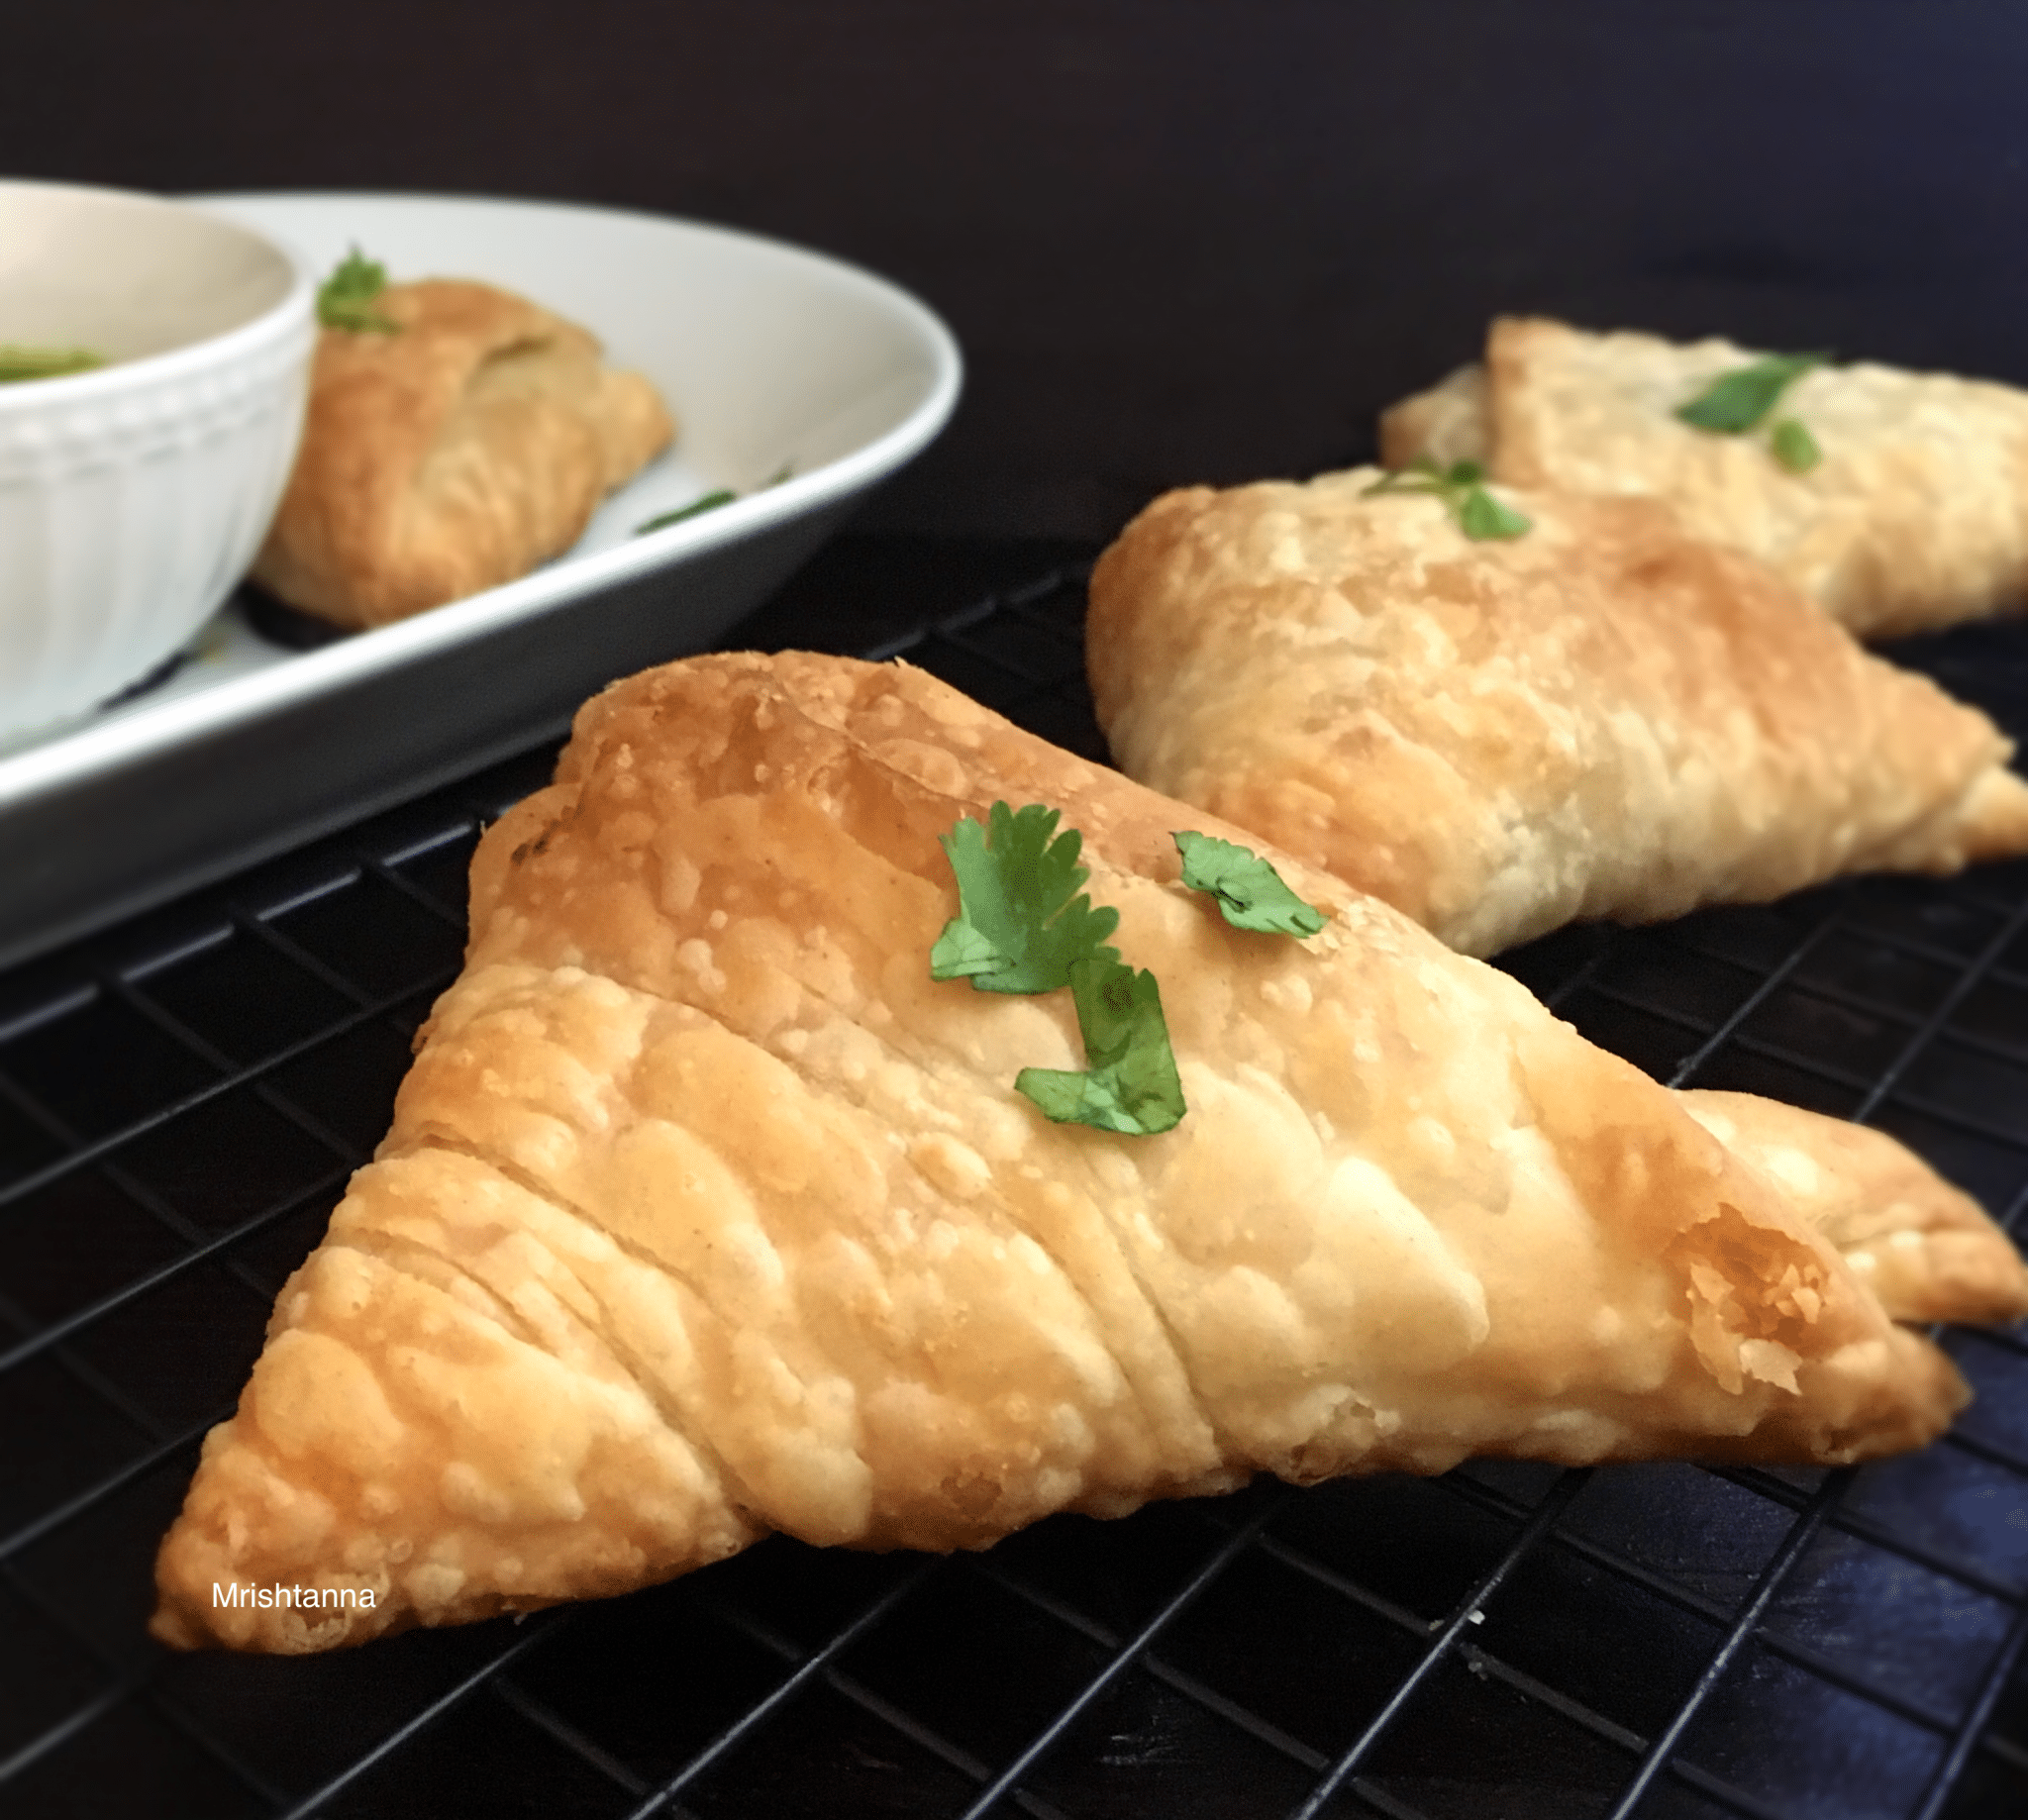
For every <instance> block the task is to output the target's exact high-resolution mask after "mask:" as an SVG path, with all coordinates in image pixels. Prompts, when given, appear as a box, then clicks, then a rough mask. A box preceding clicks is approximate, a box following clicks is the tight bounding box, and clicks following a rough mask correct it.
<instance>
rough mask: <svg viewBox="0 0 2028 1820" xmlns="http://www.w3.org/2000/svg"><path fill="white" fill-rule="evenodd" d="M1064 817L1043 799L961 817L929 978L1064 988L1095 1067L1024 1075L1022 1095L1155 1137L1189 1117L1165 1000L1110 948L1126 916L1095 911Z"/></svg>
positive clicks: (1089, 1120) (1064, 1112)
mask: <svg viewBox="0 0 2028 1820" xmlns="http://www.w3.org/2000/svg"><path fill="white" fill-rule="evenodd" d="M1062 819H1063V818H1062V816H1061V815H1060V814H1059V812H1058V811H1057V810H1055V809H1052V808H1049V807H1047V806H1046V805H1044V804H1042V803H1029V804H1027V805H1025V806H1024V807H1022V808H1020V809H1014V808H1011V807H1009V806H1008V805H1007V804H1006V803H1004V802H996V803H994V804H993V806H992V807H991V808H990V809H989V810H987V812H986V820H985V822H984V824H983V825H981V824H979V823H978V822H975V821H973V820H972V819H971V818H970V817H969V816H965V817H963V818H962V819H961V820H960V821H959V823H958V825H957V826H956V827H955V828H953V829H952V830H951V832H950V834H948V835H946V836H944V837H942V845H943V849H944V853H945V856H946V857H947V858H948V859H950V861H951V870H952V872H953V873H954V874H955V875H956V877H957V879H958V909H959V913H958V915H957V916H955V917H953V918H952V919H951V921H950V922H948V923H947V924H946V925H945V926H944V933H943V934H942V935H941V936H939V937H938V938H937V944H936V946H935V947H934V948H933V949H931V950H930V976H931V977H932V978H933V979H969V980H970V981H971V983H972V986H973V988H974V990H977V991H980V992H1023V993H1036V992H1052V991H1055V990H1056V989H1057V988H1058V987H1060V986H1065V985H1067V986H1068V987H1069V988H1070V997H1071V1002H1072V1003H1073V1004H1074V1005H1075V1006H1076V1008H1077V1031H1078V1035H1079V1036H1080V1037H1081V1038H1082V1039H1083V1043H1084V1059H1085V1061H1086V1062H1087V1063H1088V1064H1089V1065H1088V1066H1087V1067H1085V1068H1083V1069H1071V1068H1023V1069H1022V1070H1021V1072H1020V1073H1019V1074H1017V1075H1016V1076H1015V1077H1014V1087H1015V1091H1016V1092H1019V1093H1022V1094H1025V1095H1026V1096H1027V1097H1028V1098H1029V1099H1031V1100H1033V1101H1034V1102H1035V1104H1036V1105H1037V1107H1038V1108H1040V1109H1041V1111H1042V1112H1043V1114H1044V1115H1045V1116H1046V1117H1048V1118H1050V1119H1053V1120H1055V1121H1056V1122H1057V1123H1059V1124H1066V1125H1089V1126H1092V1127H1094V1128H1095V1129H1097V1130H1099V1131H1113V1132H1119V1133H1122V1134H1123V1135H1125V1136H1128V1137H1152V1136H1154V1135H1155V1134H1156V1133H1157V1132H1163V1131H1167V1130H1169V1129H1170V1127H1172V1126H1173V1125H1174V1124H1175V1123H1176V1122H1177V1121H1178V1120H1179V1119H1180V1118H1181V1117H1182V1116H1183V1111H1184V1106H1183V1088H1182V1082H1181V1080H1180V1079H1179V1078H1178V1076H1177V1074H1176V1060H1175V1053H1174V1051H1173V1050H1172V1049H1171V1048H1170V1046H1169V1040H1168V1025H1167V1022H1166V1020H1165V1019H1164V1017H1163V1015H1162V993H1161V990H1160V989H1159V988H1158V986H1157V985H1156V982H1155V975H1154V974H1152V973H1146V972H1141V973H1137V972H1136V971H1135V970H1134V969H1133V968H1132V967H1130V966H1128V965H1126V964H1125V963H1124V962H1123V961H1121V960H1120V955H1119V950H1118V949H1116V948H1113V947H1110V946H1109V945H1108V944H1107V941H1106V938H1107V937H1108V936H1110V935H1111V934H1112V933H1113V931H1114V930H1115V929H1117V928H1118V927H1119V923H1120V913H1119V912H1118V911H1117V910H1114V909H1112V908H1111V907H1110V906H1103V905H1102V906H1099V907H1097V908H1094V907H1093V905H1092V902H1091V899H1090V898H1089V897H1088V896H1087V895H1085V893H1084V892H1083V890H1082V889H1081V887H1082V886H1083V884H1084V882H1085V880H1086V879H1088V878H1089V877H1090V876H1091V871H1090V868H1089V867H1088V866H1084V865H1080V864H1079V863H1078V855H1079V854H1080V853H1081V852H1082V851H1083V847H1084V837H1083V836H1082V835H1080V834H1079V833H1078V832H1077V830H1076V829H1074V828H1066V829H1065V830H1064V831H1063V833H1061V834H1059V833H1058V832H1057V826H1058V823H1059V822H1060V821H1061V820H1062Z"/></svg>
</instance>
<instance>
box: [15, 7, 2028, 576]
mask: <svg viewBox="0 0 2028 1820" xmlns="http://www.w3.org/2000/svg"><path fill="white" fill-rule="evenodd" d="M0 21H4V23H0V170H4V171H8V172H11V173H13V174H19V175H33V176H46V177H62V178H74V179H82V180H90V181H100V182H108V183H117V184H126V185H132V186H137V187H144V188H151V189H158V190H171V191H174V190H185V189H203V188H269V187H273V188H281V187H333V188H339V187H342V188H376V187H392V188H415V189H439V190H450V191H470V192H489V193H493V194H501V195H525V196H545V197H559V198H574V199H582V200H587V201H598V202H608V203H618V204H625V205H631V206H635V207H641V208H648V209H656V210H664V211H669V212H673V213H680V214H687V215H695V216H699V217H703V218H705V219H709V220H713V221H719V222H725V223H730V224H733V225H736V226H739V227H744V228H752V229H758V230H760V231H763V232H766V233H769V234H775V235H780V236H784V237H786V238H788V239H791V240H796V241H801V242H804V243H807V244H810V245H813V246H816V247H819V248H823V249H826V250H828V251H831V252H833V253H840V254H843V255H845V256H847V257H849V258H852V259H856V260H860V261H862V262H863V263H865V264H868V265H871V266H873V267H875V268H877V269H879V270H881V271H883V272H885V273H887V274H889V275H890V276H892V277H895V278H897V279H899V280H900V281H901V282H902V283H904V284H906V285H908V286H910V287H911V288H913V289H915V290H916V291H918V292H919V293H921V294H922V295H923V296H924V297H925V298H926V299H927V300H928V301H929V302H931V303H932V304H933V305H934V306H935V307H936V308H938V309H939V310H940V311H942V312H943V313H944V315H945V316H946V317H947V318H948V320H949V321H950V322H951V324H952V326H953V327H954V328H955V329H956V331H957V333H958V335H959V338H960V339H961V341H962V342H963V345H964V347H965V350H966V352H967V355H968V358H969V361H970V383H969V389H968V393H967V397H966V400H965V403H964V404H963V407H962V409H961V412H960V415H959V417H958V419H957V421H956V423H955V424H954V425H953V428H952V429H951V431H950V432H949V434H948V435H947V437H946V438H945V440H944V441H943V443H942V444H941V445H940V446H939V447H938V448H937V449H936V450H934V451H933V452H932V453H931V454H930V455H928V456H927V457H926V458H925V459H924V460H922V461H921V462H920V463H919V464H918V465H917V466H916V467H915V468H914V469H913V470H912V471H911V472H910V473H909V474H907V475H905V476H904V477H903V478H902V479H901V480H900V481H898V482H897V483H895V484H894V485H893V486H892V487H891V488H890V489H889V490H888V491H887V493H886V494H885V495H884V496H883V497H882V498H881V499H880V500H878V501H877V502H876V503H875V504H874V505H873V506H872V507H871V508H870V510H869V513H868V515H867V518H866V520H865V521H863V522H864V523H865V524H867V525H869V526H870V527H872V528H875V529H885V530H890V531H910V532H924V531H927V532H942V533H987V534H1000V533H1023V534H1030V535H1054V536H1064V537H1074V538H1102V537H1105V536H1107V535H1109V534H1110V533H1111V532H1112V531H1113V530H1115V529H1116V528H1117V527H1118V525H1119V524H1120V522H1121V521H1122V520H1124V518H1125V517H1126V516H1127V515H1128V514H1130V513H1131V512H1132V511H1133V510H1134V509H1135V508H1136V507H1137V506H1138V505H1140V504H1141V503H1142V502H1143V501H1145V500H1146V499H1147V498H1148V497H1149V496H1150V495H1151V494H1153V493H1154V492H1156V491H1158V490H1159V489H1160V488H1162V487H1164V486H1166V485H1169V484H1172V483H1176V482H1180V481H1187V480H1196V479H1207V480H1235V479H1241V478H1247V477H1252V476H1256V475H1261V474H1268V473H1282V474H1287V473H1301V472H1308V471H1312V470H1315V469H1317V468H1319V467H1324V466H1329V465H1332V464H1335V463H1341V462H1343V461H1346V460H1348V459H1351V458H1354V457H1356V456H1358V455H1362V454H1363V453H1365V452H1366V450H1367V449H1368V448H1369V439H1370V434H1371V430H1370V426H1371V420H1372V417H1373V414H1374V412H1375V410H1376V408H1377V407H1378V406H1379V405H1381V404H1382V403H1384V402H1385V401H1386V400H1387V399H1388V398H1389V397H1390V396H1391V395H1393V394H1394V393H1396V392H1398V391H1401V390H1404V389H1408V388H1411V387H1413V386H1416V385H1419V384H1421V383H1423V382H1425V381H1427V380H1428V379H1431V378H1434V377H1435V376H1436V375H1437V374H1438V373H1439V372H1441V371H1442V370H1443V369H1445V368H1446V367H1448V366H1449V365H1451V364H1453V363H1455V362H1456V361H1458V360H1460V359H1463V358H1466V357H1468V356H1469V355H1470V354H1471V352H1472V349H1473V345H1474V343H1475V341H1476V338H1477V336H1478V334H1479V332H1480V329H1481V326H1482V323H1483V320H1484V318H1485V317H1486V315H1487V314H1488V313H1489V312H1491V311H1494V310H1496V309H1524V310H1538V309H1539V310H1546V311H1553V312H1557V313H1562V314H1566V315H1569V316H1571V317H1572V318H1573V319H1575V320H1578V321H1581V322H1585V323H1587V324H1591V325H1595V326H1609V325H1621V324H1623V325H1628V326H1643V327H1654V328H1658V329H1662V330H1666V331H1680V332H1697V331H1707V330H1718V331H1724V332H1729V333H1732V334H1734V335H1735V336H1737V337H1739V338H1742V339H1745V340H1749V341H1755V342H1759V343H1762V344H1764V345H1769V346H1775V347H1808V348H1830V349H1834V350H1836V351H1838V352H1840V353H1842V354H1855V355H1856V354H1871V355H1877V356H1880V357H1885V358H1890V359H1896V360H1903V361H1910V362H1917V363H1934V364H1947V365H1952V366H1955V367H1958V368H1960V369H1962V370H1967V371H1973V372H1979V373H1985V374H1990V375H1993V376H1998V377H2004V378H2010V379H2014V380H2018V381H2028V7H2023V6H2021V5H2018V4H2012V3H2010V0H1956V3H1939V0H1927V3H1925V4H1914V3H1912V0H1779V3H1776V4H1770V3H1769V0H1688V3H1683V0H1678V3H1676V4H1673V5H1669V6H1667V7H1662V6H1651V5H1637V4H1630V3H1629V0H1536V3H1535V4H1503V3H1501V0H1386V3H1369V0H1245V3H1244V4H1242V3H1241V0H1098V3H1095V4H1085V5H1075V4H1068V3H1067V0H1028V3H1027V4H1010V3H1008V0H972V3H969V4H966V3H963V0H942V3H930V0H852V3H846V0H714V3H713V4H709V5H705V4H653V3H650V0H325V3H324V4H321V5H317V6H314V7H313V6H309V5H305V4H302V3H301V0H296V3H294V4H289V3H287V0H202V3H201V4H189V3H186V4H174V3H172V0H82V3H78V0H72V3H71V4H68V5H64V6H61V7H57V6H53V5H39V6H37V7H35V8H33V9H31V8H29V7H28V6H25V5H23V4H20V0H15V3H14V4H11V5H6V6H5V7H4V8H0Z"/></svg>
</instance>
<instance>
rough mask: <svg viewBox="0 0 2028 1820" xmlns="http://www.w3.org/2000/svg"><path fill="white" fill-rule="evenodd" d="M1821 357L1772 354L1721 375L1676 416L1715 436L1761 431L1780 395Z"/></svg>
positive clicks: (1819, 361)
mask: <svg viewBox="0 0 2028 1820" xmlns="http://www.w3.org/2000/svg"><path fill="white" fill-rule="evenodd" d="M1828 357H1829V356H1828V355H1825V354H1765V355H1763V356H1762V357H1761V358H1760V359H1758V360H1755V361H1754V362H1753V363H1752V364H1751V365H1747V366H1738V367H1735V368H1734V369H1733V370H1732V371H1731V372H1729V373H1721V374H1720V375H1719V376H1718V377H1717V378H1716V379H1714V380H1712V381H1711V383H1710V384H1709V385H1707V386H1706V387H1705V388H1704V389H1703V390H1702V391H1701V392H1699V393H1698V394H1697V395H1696V397H1694V398H1692V399H1691V400H1690V401H1689V403H1687V404H1681V405H1677V406H1676V412H1675V414H1676V416H1677V417H1679V418H1680V419H1682V421H1683V422H1684V423H1686V424H1688V425H1690V426H1691V427H1692V428H1694V429H1698V430H1709V431H1710V432H1712V434H1713V435H1716V436H1744V435H1745V434H1746V433H1747V432H1748V431H1749V430H1754V429H1758V428H1759V427H1760V423H1761V420H1762V419H1763V418H1764V417H1766V416H1767V415H1768V413H1769V412H1770V411H1772V410H1774V408H1775V404H1776V403H1777V402H1778V401H1779V399H1780V397H1781V394H1782V393H1783V392H1785V391H1786V390H1787V389H1788V388H1789V387H1790V386H1791V385H1793V384H1794V383H1795V382H1796V380H1798V379H1800V378H1801V377H1802V376H1803V374H1804V373H1806V372H1809V371H1810V370H1811V369H1812V368H1814V367H1818V366H1821V365H1823V363H1824V361H1825V360H1826V359H1827V358H1828Z"/></svg>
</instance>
